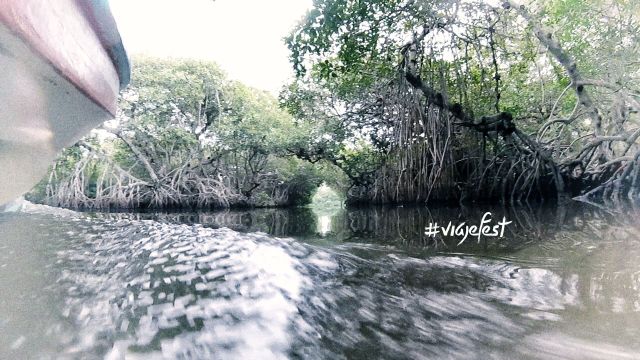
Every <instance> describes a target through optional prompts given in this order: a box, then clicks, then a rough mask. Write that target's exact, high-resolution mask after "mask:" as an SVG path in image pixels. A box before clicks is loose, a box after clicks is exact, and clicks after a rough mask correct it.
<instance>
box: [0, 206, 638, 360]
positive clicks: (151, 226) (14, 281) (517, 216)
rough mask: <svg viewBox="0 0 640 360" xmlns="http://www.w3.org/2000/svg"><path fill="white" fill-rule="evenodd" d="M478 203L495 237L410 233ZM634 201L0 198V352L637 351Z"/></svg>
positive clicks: (614, 354)
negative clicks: (115, 207)
mask: <svg viewBox="0 0 640 360" xmlns="http://www.w3.org/2000/svg"><path fill="white" fill-rule="evenodd" d="M486 211H491V212H492V213H493V214H494V216H495V217H499V218H501V217H502V216H505V217H506V218H507V219H508V220H511V221H513V224H512V225H511V226H509V227H508V228H507V233H506V236H505V238H504V239H486V240H483V241H481V242H479V243H478V242H477V241H468V242H465V243H463V244H462V245H461V246H456V244H457V243H458V239H456V238H441V237H438V238H428V237H426V236H425V235H424V226H425V225H426V224H427V223H429V222H439V223H446V222H448V221H449V220H452V221H454V222H458V221H470V222H477V221H478V220H479V219H480V218H481V217H482V215H483V214H484V212H486ZM637 214H638V213H637V212H633V211H629V212H627V213H613V214H612V213H608V212H603V211H601V210H598V209H594V208H585V207H565V208H551V207H549V208H542V207H539V208H536V209H528V208H515V209H514V208H511V209H500V208H482V209H460V208H440V209H426V208H408V207H404V208H398V207H379V208H368V209H348V210H341V211H340V212H338V213H336V214H334V215H327V214H321V215H320V217H318V216H317V214H315V213H314V212H313V211H311V210H308V209H304V208H302V209H289V210H276V209H262V210H252V211H227V212H217V213H197V214H196V213H194V214H76V213H73V212H65V211H60V210H55V209H50V208H46V207H38V206H30V207H28V209H27V210H26V212H24V213H14V214H0V247H2V249H1V250H2V252H0V275H1V276H0V288H2V289H3V291H4V293H3V294H2V295H0V298H1V299H2V301H1V302H0V358H16V357H21V358H34V357H35V358H37V357H44V358H50V357H56V358H57V357H70V358H91V357H103V356H106V357H107V358H113V359H119V358H123V357H125V356H126V357H127V358H135V357H140V358H154V357H158V358H331V359H339V358H350V359H358V358H371V357H374V358H399V359H403V358H406V359H415V358H483V359H484V358H513V357H514V356H516V357H520V358H522V357H524V358H549V357H553V356H555V357H558V358H574V359H582V358H602V359H609V358H621V359H624V358H638V356H639V354H640V341H639V340H638V339H640V264H639V263H638V262H637V259H638V258H639V256H640V229H639V228H638V225H637V221H636V220H637V219H638V215H637ZM237 231H241V232H237ZM5 289H6V290H5Z"/></svg>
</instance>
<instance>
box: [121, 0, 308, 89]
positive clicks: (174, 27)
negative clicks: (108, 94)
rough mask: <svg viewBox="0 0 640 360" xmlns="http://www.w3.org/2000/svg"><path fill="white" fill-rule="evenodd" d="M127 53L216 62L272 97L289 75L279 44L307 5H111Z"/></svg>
mask: <svg viewBox="0 0 640 360" xmlns="http://www.w3.org/2000/svg"><path fill="white" fill-rule="evenodd" d="M110 4H111V10H112V12H113V15H114V17H115V18H116V21H117V22H118V27H119V30H120V34H121V35H122V38H123V42H124V44H125V47H126V48H127V51H128V52H129V53H130V54H147V55H151V56H156V57H182V58H197V59H208V60H214V61H216V62H217V63H218V64H219V65H220V67H222V69H223V70H225V71H226V72H227V73H228V74H229V76H230V77H231V78H232V79H235V80H239V81H241V82H243V83H245V84H247V85H250V86H253V87H256V88H259V89H263V90H268V91H271V92H272V93H274V94H277V93H278V92H279V90H280V87H281V86H282V85H283V84H284V83H285V82H286V81H287V79H289V78H290V77H292V76H293V71H292V70H291V65H290V64H289V58H288V56H289V53H288V50H287V48H286V46H285V45H284V42H283V41H282V38H284V37H285V36H286V35H288V34H289V32H290V30H291V29H292V28H293V27H294V26H295V25H296V23H297V22H298V21H299V20H300V19H301V18H302V16H303V15H304V14H305V12H306V10H308V9H309V8H310V7H311V0H215V1H213V0H111V1H110Z"/></svg>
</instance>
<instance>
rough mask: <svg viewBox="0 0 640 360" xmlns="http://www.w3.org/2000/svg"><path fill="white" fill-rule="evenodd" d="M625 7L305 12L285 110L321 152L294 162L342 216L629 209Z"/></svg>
mask: <svg viewBox="0 0 640 360" xmlns="http://www.w3.org/2000/svg"><path fill="white" fill-rule="evenodd" d="M639 7H640V5H639V4H638V3H637V2H635V1H628V0H610V1H609V0H607V1H604V0H597V1H586V0H585V1H581V0H570V1H560V0H543V1H533V2H531V3H528V4H520V3H516V2H513V1H474V0H465V1H456V0H450V1H427V0H424V1H419V0H391V1H388V0H367V1H354V0H317V1H315V2H314V8H313V9H312V10H311V11H310V12H309V13H308V14H307V16H306V18H305V19H304V20H303V21H302V22H301V23H300V25H299V26H298V27H297V28H296V29H295V30H294V31H293V32H292V34H291V35H290V36H289V38H288V39H287V44H288V47H289V49H290V53H291V60H292V63H293V66H294V68H295V70H296V74H297V80H296V81H295V82H294V83H292V84H291V85H290V86H289V88H288V89H287V90H286V91H285V92H284V93H283V99H284V103H285V104H286V106H287V108H288V109H289V110H290V111H291V112H292V114H294V115H295V116H296V117H297V118H299V119H307V121H309V122H311V123H314V124H316V127H317V128H318V129H320V130H317V131H318V132H320V133H321V132H323V131H324V132H326V133H327V134H328V136H330V137H332V139H333V140H334V141H333V142H331V143H327V142H319V143H318V142H314V143H311V144H309V145H308V146H307V153H306V154H305V155H306V156H308V157H310V158H325V159H329V160H330V161H332V162H334V163H336V164H338V165H342V166H341V167H343V169H345V171H346V173H347V175H349V177H350V178H351V179H352V183H353V185H354V186H353V187H352V188H351V189H350V192H349V198H350V199H351V200H352V201H355V202H375V203H389V202H394V203H403V202H427V201H432V200H437V201H460V200H462V201H464V200H492V201H495V200H501V201H504V202H514V201H519V200H524V199H540V198H568V197H575V196H580V197H581V199H583V200H589V201H600V200H615V201H617V200H619V199H620V198H621V197H623V196H629V197H634V196H636V194H637V189H638V186H637V185H638V181H639V179H640V176H639V173H640V166H639V161H638V160H639V157H640V148H639V147H638V142H637V139H638V136H640V127H639V126H638V125H639V124H638V110H639V109H640V104H639V103H638V100H639V99H638V97H639V96H640V95H639V94H640V91H639V89H638V77H639V76H640V72H639V66H638V65H639V63H638V60H637V59H638V55H640V54H639V44H640V42H639V40H640V39H639V36H640V31H639V27H638V26H639V25H640V24H639V21H638V20H639V18H638V17H639V14H640V12H639ZM355 139H357V141H356V140H355ZM336 142H337V143H340V144H341V145H339V146H336V144H335V143H336ZM345 151H347V152H348V153H349V154H348V155H345V153H344V152H345ZM352 158H357V159H358V161H357V163H358V164H359V166H358V167H354V166H352V165H351V163H350V161H349V159H352Z"/></svg>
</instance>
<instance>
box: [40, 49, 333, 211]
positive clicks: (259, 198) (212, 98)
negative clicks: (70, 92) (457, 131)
mask: <svg viewBox="0 0 640 360" xmlns="http://www.w3.org/2000/svg"><path fill="white" fill-rule="evenodd" d="M133 64H134V66H133V74H132V75H133V76H132V83H131V85H130V87H129V88H128V89H127V90H126V91H125V92H124V93H123V94H122V95H121V99H120V104H119V114H118V116H117V118H116V120H115V121H112V122H109V123H106V124H105V125H104V126H103V127H102V128H101V129H99V130H98V131H96V132H94V133H93V134H92V135H90V136H89V137H87V138H85V139H83V140H82V141H80V142H79V143H78V144H77V145H76V146H73V147H71V148H69V149H67V150H66V151H65V152H64V153H63V154H62V155H61V156H60V158H59V160H58V162H57V163H56V164H55V165H54V166H53V168H52V170H51V172H50V174H49V176H48V177H47V178H45V179H44V180H43V181H42V183H41V184H40V185H39V186H38V187H37V188H36V189H35V191H34V192H33V193H32V194H31V198H33V199H35V200H37V201H42V202H45V203H47V204H51V205H56V206H65V207H72V208H97V209H108V208H139V207H152V208H168V207H179V208H184V207H190V208H193V207H199V208H212V207H231V206H283V205H298V204H305V203H308V202H309V201H310V199H311V196H312V195H313V193H314V191H315V188H316V187H317V186H318V185H319V184H320V183H322V182H323V181H325V180H326V181H329V182H331V183H337V182H339V181H340V172H339V170H338V171H337V170H336V169H335V168H333V167H332V166H330V165H326V164H322V163H318V164H311V163H309V162H306V161H303V160H300V159H298V158H297V157H295V156H294V152H293V150H292V149H293V147H294V146H295V145H296V141H297V139H299V138H300V137H302V136H303V134H306V133H307V132H308V131H307V130H306V129H304V128H303V127H302V126H301V125H299V124H297V123H296V122H295V121H294V119H293V118H292V117H291V116H290V115H289V114H287V113H286V112H285V111H283V110H281V109H280V107H279V106H278V102H277V100H276V99H275V98H274V97H272V96H271V95H269V94H268V93H266V92H263V91H258V90H255V89H252V88H249V87H246V86H244V85H242V84H240V83H237V82H234V81H229V80H227V79H226V78H225V76H224V74H223V73H222V72H221V71H220V70H219V69H218V67H217V66H216V65H215V64H213V63H205V62H198V61H187V60H154V59H149V58H136V59H133Z"/></svg>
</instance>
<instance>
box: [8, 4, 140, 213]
mask: <svg viewBox="0 0 640 360" xmlns="http://www.w3.org/2000/svg"><path fill="white" fill-rule="evenodd" d="M129 76H130V72H129V62H128V60H127V56H126V53H125V50H124V47H123V45H122V41H121V39H120V34H119V33H118V29H117V27H116V23H115V21H114V19H113V17H112V15H111V12H110V10H109V7H108V3H107V2H106V1H105V0H53V1H52V0H0V204H3V203H6V202H8V201H11V200H12V199H15V198H16V197H18V196H20V195H21V194H23V193H25V192H27V191H29V190H30V189H31V188H32V187H33V185H35V184H36V183H37V182H38V181H39V180H40V179H41V178H42V176H43V175H44V174H45V173H46V172H47V169H48V167H49V166H50V165H51V163H52V162H53V160H54V159H55V156H56V155H57V154H58V153H59V151H60V150H61V149H63V148H64V147H67V146H70V145H72V144H73V143H74V142H76V141H77V140H78V139H79V138H80V137H82V136H83V135H85V134H86V133H88V132H89V131H90V130H91V129H92V128H94V127H96V126H97V125H99V124H100V123H102V122H103V121H105V120H108V119H111V118H113V117H114V116H115V113H116V105H117V104H116V103H117V98H118V93H119V91H120V89H122V88H123V87H124V86H126V85H127V83H128V82H129Z"/></svg>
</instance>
